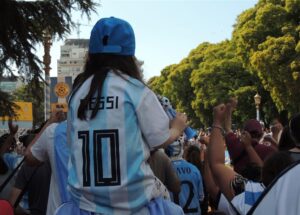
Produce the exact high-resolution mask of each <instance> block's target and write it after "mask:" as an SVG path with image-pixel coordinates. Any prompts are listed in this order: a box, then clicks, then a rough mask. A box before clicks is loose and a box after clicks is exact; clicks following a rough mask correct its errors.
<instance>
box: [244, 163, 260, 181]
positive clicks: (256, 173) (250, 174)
mask: <svg viewBox="0 0 300 215" xmlns="http://www.w3.org/2000/svg"><path fill="white" fill-rule="evenodd" d="M240 174H241V175H242V176H243V177H244V178H247V179H249V180H251V181H254V182H260V181H261V167H260V166H258V165H257V164H255V163H248V164H247V165H246V166H245V167H244V168H243V169H242V170H241V172H240Z"/></svg>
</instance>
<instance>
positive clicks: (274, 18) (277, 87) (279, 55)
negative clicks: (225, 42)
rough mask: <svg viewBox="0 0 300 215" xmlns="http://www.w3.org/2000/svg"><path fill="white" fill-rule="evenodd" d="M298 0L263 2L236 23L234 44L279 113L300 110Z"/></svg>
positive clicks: (265, 0) (290, 112)
mask: <svg viewBox="0 0 300 215" xmlns="http://www.w3.org/2000/svg"><path fill="white" fill-rule="evenodd" d="M299 11H300V1H299V0H264V1H262V0H261V1H259V3H258V4H257V5H256V6H255V7H254V8H252V9H250V10H247V11H245V12H243V13H242V14H241V15H240V16H239V17H238V20H237V24H236V25H235V30H234V33H233V42H234V45H235V47H236V48H237V54H238V57H239V58H240V59H241V60H242V62H243V65H244V66H245V67H246V68H247V69H248V70H249V71H251V72H252V73H253V74H255V75H257V76H258V77H259V79H260V82H261V83H262V86H263V87H264V89H265V90H266V91H268V92H269V94H270V96H271V98H272V100H273V101H274V103H275V104H276V107H277V110H279V111H281V110H288V112H289V114H290V115H291V114H293V113H295V112H298V111H299V110H300V109H299V107H300V100H299V96H298V95H299V91H300V87H299V86H300V82H299V81H300V80H299V71H300V68H299V59H300V54H299V50H300V48H299V45H298V44H299V36H300V35H299V32H300V26H299V21H300V14H299Z"/></svg>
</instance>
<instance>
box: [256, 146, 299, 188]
mask: <svg viewBox="0 0 300 215" xmlns="http://www.w3.org/2000/svg"><path fill="white" fill-rule="evenodd" d="M293 162H294V161H293V159H292V157H291V156H290V155H289V154H288V153H287V152H282V151H281V152H280V151H279V152H274V153H273V154H272V155H270V156H269V157H267V159H266V160H265V161H264V165H263V168H262V177H261V178H262V183H263V184H264V185H265V186H268V185H269V184H270V183H271V182H272V181H273V179H274V178H275V177H276V176H278V175H279V174H280V173H281V172H282V170H284V169H285V168H287V167H288V166H289V165H290V164H292V163H293Z"/></svg>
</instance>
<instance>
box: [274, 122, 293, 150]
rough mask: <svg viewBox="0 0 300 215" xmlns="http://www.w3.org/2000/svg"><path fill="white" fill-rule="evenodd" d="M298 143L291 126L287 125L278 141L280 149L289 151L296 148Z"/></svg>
mask: <svg viewBox="0 0 300 215" xmlns="http://www.w3.org/2000/svg"><path fill="white" fill-rule="evenodd" d="M295 146H296V145H295V143H294V140H293V138H292V137H291V133H290V128H289V126H285V127H284V128H283V130H282V133H281V136H280V140H279V142H278V150H279V151H288V150H290V149H292V148H294V147H295Z"/></svg>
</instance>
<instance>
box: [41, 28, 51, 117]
mask: <svg viewBox="0 0 300 215" xmlns="http://www.w3.org/2000/svg"><path fill="white" fill-rule="evenodd" d="M43 45H44V56H43V63H44V66H45V67H44V71H45V90H44V94H45V120H47V119H49V116H50V70H51V67H50V63H51V56H50V47H51V45H52V42H51V35H50V33H49V32H48V31H47V30H45V32H44V41H43Z"/></svg>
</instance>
